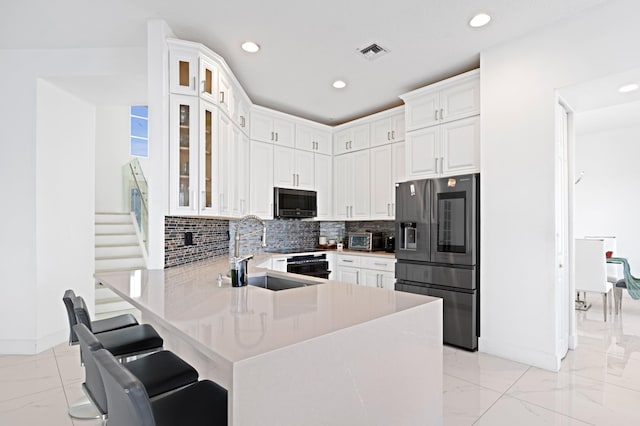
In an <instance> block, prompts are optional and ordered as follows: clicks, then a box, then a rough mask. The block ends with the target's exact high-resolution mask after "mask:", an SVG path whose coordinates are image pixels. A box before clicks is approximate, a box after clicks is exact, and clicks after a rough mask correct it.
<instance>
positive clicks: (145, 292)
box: [96, 255, 442, 425]
mask: <svg viewBox="0 0 640 426" xmlns="http://www.w3.org/2000/svg"><path fill="white" fill-rule="evenodd" d="M260 256H265V255H258V256H256V259H254V260H252V261H251V262H252V263H254V264H259V263H260V262H261V259H260ZM228 265H229V263H228V259H227V258H226V257H225V258H217V259H212V260H206V261H201V262H197V263H192V264H189V265H184V266H178V267H173V268H169V269H164V270H138V271H130V272H111V273H100V274H97V275H96V280H97V281H98V282H100V283H102V284H103V285H105V286H107V287H109V288H111V289H112V290H113V291H114V292H115V293H116V294H118V295H119V296H121V297H122V298H123V299H124V300H126V301H128V302H130V303H131V304H132V305H134V306H135V307H136V308H138V309H139V310H140V311H141V313H142V320H143V321H144V322H147V323H150V324H152V325H153V326H154V327H156V329H157V330H158V332H159V333H160V334H161V335H162V337H163V338H164V340H165V348H166V349H169V350H172V351H174V352H175V353H176V354H178V355H179V356H181V357H183V358H184V359H185V360H187V361H188V362H189V363H191V364H192V365H193V366H194V367H195V368H196V369H197V370H198V371H199V372H200V376H201V378H208V379H211V380H214V381H216V382H218V383H220V384H221V385H222V386H224V387H225V388H227V390H228V391H229V418H230V423H229V424H232V425H389V424H394V425H427V424H441V423H442V301H441V299H437V298H431V297H427V296H420V295H415V294H410V293H403V292H396V291H389V290H384V289H380V288H371V287H364V286H358V285H354V284H348V283H343V282H338V281H332V280H322V279H314V278H311V277H307V276H296V275H295V274H288V273H278V272H275V271H268V272H267V271H265V270H261V269H260V268H255V267H254V268H252V269H250V270H249V276H252V275H259V274H265V273H268V274H269V275H272V276H278V275H280V276H282V277H287V276H288V277H291V276H292V275H293V277H298V278H299V279H300V280H303V281H305V282H316V283H317V285H307V286H302V287H299V288H292V289H287V290H281V291H273V290H269V289H265V288H260V287H254V286H246V287H240V288H235V287H231V286H230V284H229V280H228V279H223V280H222V281H221V280H219V279H218V274H222V275H223V276H226V273H227V271H228Z"/></svg>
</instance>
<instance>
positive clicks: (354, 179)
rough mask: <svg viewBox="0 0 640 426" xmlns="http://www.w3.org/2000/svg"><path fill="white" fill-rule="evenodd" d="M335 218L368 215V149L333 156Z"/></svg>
mask: <svg viewBox="0 0 640 426" xmlns="http://www.w3.org/2000/svg"><path fill="white" fill-rule="evenodd" d="M334 175H335V179H334V182H333V188H334V190H333V192H334V196H335V198H334V206H335V217H336V219H343V220H344V219H366V218H368V217H369V208H370V206H369V199H370V194H369V190H370V185H369V150H364V151H356V152H352V153H348V154H343V155H338V156H336V157H334Z"/></svg>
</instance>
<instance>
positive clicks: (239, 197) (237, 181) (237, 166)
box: [230, 126, 249, 217]
mask: <svg viewBox="0 0 640 426" xmlns="http://www.w3.org/2000/svg"><path fill="white" fill-rule="evenodd" d="M231 134H232V143H231V146H232V148H233V163H232V164H233V170H232V171H231V179H232V180H233V181H232V184H231V185H230V188H231V191H232V193H233V195H232V197H231V215H232V216H234V217H242V216H244V215H245V214H247V213H248V212H249V170H248V169H247V168H246V164H247V160H248V159H249V138H248V137H247V136H246V135H245V134H244V133H242V131H241V130H240V128H239V127H236V126H231Z"/></svg>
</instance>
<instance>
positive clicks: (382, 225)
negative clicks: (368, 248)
mask: <svg viewBox="0 0 640 426" xmlns="http://www.w3.org/2000/svg"><path fill="white" fill-rule="evenodd" d="M237 223H238V221H237V220H225V219H208V218H192V217H173V216H167V217H165V233H164V245H165V255H164V259H165V261H164V266H165V268H169V267H171V266H176V265H182V264H185V263H191V262H196V261H198V260H203V259H207V258H211V257H218V256H229V255H230V254H232V253H233V247H234V236H235V230H236V225H237ZM265 223H266V225H267V247H264V248H263V247H261V238H262V226H261V225H260V224H259V223H258V222H257V221H247V222H244V223H243V224H242V225H241V227H240V235H241V240H240V255H247V254H252V253H257V252H261V251H273V250H280V249H292V250H300V251H305V250H308V249H311V248H315V247H317V245H318V239H319V237H320V235H322V236H325V237H327V239H329V240H332V239H335V240H336V241H339V240H340V238H344V237H346V235H347V234H348V233H349V232H362V231H372V232H382V234H383V236H384V237H386V236H388V235H392V234H393V233H394V222H393V221H361V222H316V221H306V220H299V219H276V220H267V221H266V222H265ZM186 232H191V234H192V237H193V244H192V245H187V244H185V243H186V241H185V233H186Z"/></svg>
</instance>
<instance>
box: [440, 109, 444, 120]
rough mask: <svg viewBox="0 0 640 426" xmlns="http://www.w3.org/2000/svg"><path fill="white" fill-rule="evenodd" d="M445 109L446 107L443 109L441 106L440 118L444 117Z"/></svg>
mask: <svg viewBox="0 0 640 426" xmlns="http://www.w3.org/2000/svg"><path fill="white" fill-rule="evenodd" d="M443 111H444V109H443V108H440V120H442V117H443V115H442V112H443Z"/></svg>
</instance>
